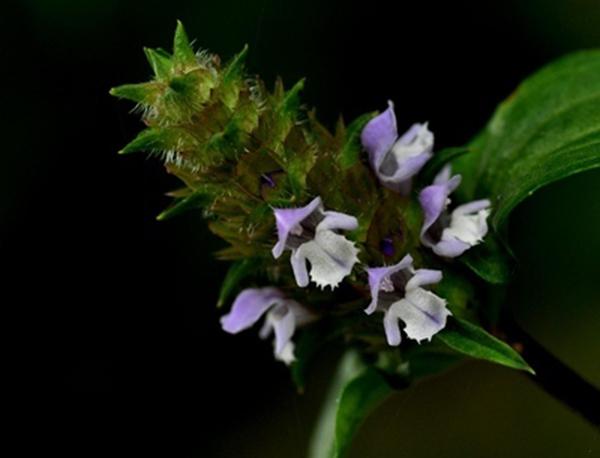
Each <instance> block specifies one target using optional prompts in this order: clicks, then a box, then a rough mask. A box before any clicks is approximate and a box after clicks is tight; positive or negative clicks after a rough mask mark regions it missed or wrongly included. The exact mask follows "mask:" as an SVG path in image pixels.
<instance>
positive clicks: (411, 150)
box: [361, 101, 434, 192]
mask: <svg viewBox="0 0 600 458" xmlns="http://www.w3.org/2000/svg"><path fill="white" fill-rule="evenodd" d="M361 142H362V145H363V147H364V148H365V150H366V151H367V152H368V154H369V161H370V163H371V167H372V168H373V170H374V172H375V174H376V175H377V177H378V178H379V181H381V183H382V184H383V185H384V186H385V187H387V188H390V189H393V190H394V191H401V192H406V191H407V189H409V188H410V179H411V177H413V176H414V175H416V174H417V173H418V172H419V171H420V170H421V168H422V167H423V166H424V165H425V163H426V162H427V161H428V160H429V159H430V158H431V157H432V155H433V143H434V136H433V133H431V131H430V130H429V129H428V126H427V123H424V124H419V123H415V124H413V125H412V126H411V127H410V128H409V129H408V130H407V131H406V132H405V133H404V134H403V135H402V136H399V135H398V128H397V123H396V115H395V114H394V104H393V103H392V102H391V101H389V102H388V108H387V110H385V111H384V112H383V113H381V114H380V115H378V116H376V117H375V118H373V119H371V121H369V122H368V123H367V125H366V126H365V127H364V129H363V130H362V133H361Z"/></svg>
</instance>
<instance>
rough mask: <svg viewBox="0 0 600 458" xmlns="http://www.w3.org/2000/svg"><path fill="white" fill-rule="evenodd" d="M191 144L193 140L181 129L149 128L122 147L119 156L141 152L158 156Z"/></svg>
mask: <svg viewBox="0 0 600 458" xmlns="http://www.w3.org/2000/svg"><path fill="white" fill-rule="evenodd" d="M193 143H194V139H193V138H192V137H191V136H190V135H189V134H188V133H186V132H185V131H184V130H182V129H175V128H160V127H149V128H147V129H144V130H143V131H141V132H140V133H139V134H138V135H137V137H135V138H134V139H133V140H132V141H131V142H129V143H128V144H127V145H126V146H125V147H123V149H122V150H121V151H119V154H129V153H137V152H141V151H146V152H148V153H153V154H160V153H162V152H164V151H168V150H174V149H176V148H181V149H184V148H188V147H190V146H191V145H193Z"/></svg>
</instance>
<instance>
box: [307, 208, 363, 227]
mask: <svg viewBox="0 0 600 458" xmlns="http://www.w3.org/2000/svg"><path fill="white" fill-rule="evenodd" d="M323 215H324V216H325V218H323V221H321V222H320V223H319V224H318V225H317V228H316V230H317V231H326V230H331V231H336V230H344V231H353V230H355V229H356V228H358V220H357V219H356V218H355V217H354V216H350V215H346V214H345V213H340V212H334V211H324V212H323Z"/></svg>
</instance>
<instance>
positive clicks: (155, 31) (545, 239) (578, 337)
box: [0, 0, 600, 458]
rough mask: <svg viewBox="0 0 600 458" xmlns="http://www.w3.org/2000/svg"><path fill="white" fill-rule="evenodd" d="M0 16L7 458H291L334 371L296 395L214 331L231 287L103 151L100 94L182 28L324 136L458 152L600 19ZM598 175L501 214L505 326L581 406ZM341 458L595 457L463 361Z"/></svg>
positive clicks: (588, 364)
mask: <svg viewBox="0 0 600 458" xmlns="http://www.w3.org/2000/svg"><path fill="white" fill-rule="evenodd" d="M2 11H3V12H2V15H1V16H0V56H1V59H2V64H1V65H2V70H1V74H2V76H1V78H2V80H1V81H0V82H1V83H2V92H1V96H0V97H1V98H0V107H1V108H0V110H1V121H2V139H3V144H2V157H3V166H2V167H1V171H0V172H1V173H2V175H1V176H0V186H1V189H0V222H1V223H0V224H1V225H0V259H2V262H3V263H4V265H5V272H6V273H5V275H3V278H4V281H3V283H4V284H5V288H4V291H5V300H4V303H5V310H6V311H7V312H8V313H6V315H5V316H6V320H5V321H4V324H5V327H6V328H7V330H8V331H9V332H8V333H7V336H9V339H8V341H9V342H8V345H7V347H6V349H5V352H6V353H7V359H8V360H10V361H11V362H12V360H13V359H14V360H15V362H16V364H15V366H14V369H13V368H12V367H13V366H10V367H11V368H10V369H9V368H8V366H6V370H5V377H6V379H7V381H8V382H9V384H10V386H11V387H14V389H13V388H11V389H10V390H7V391H6V397H7V400H8V401H14V402H15V404H16V405H17V406H18V407H17V409H16V410H15V413H14V416H11V417H10V418H11V422H10V423H11V425H13V426H14V427H15V430H19V431H21V434H22V435H23V437H22V439H21V438H20V439H19V441H18V444H19V448H18V450H19V454H18V455H16V456H21V455H22V456H31V455H32V453H33V450H34V449H35V450H43V451H44V453H45V454H50V453H52V454H58V455H62V456H169V457H270V456H286V457H287V456H289V457H301V456H304V455H305V453H306V444H307V437H308V435H309V434H310V430H311V427H312V421H313V420H314V418H315V416H316V414H317V407H318V403H319V401H320V399H321V397H322V396H323V393H324V382H326V379H327V374H328V373H329V372H328V370H329V368H330V366H331V364H333V359H332V358H330V357H327V356H325V357H323V358H322V360H321V361H320V362H319V363H318V364H319V367H318V368H317V369H316V370H315V374H316V375H315V377H314V378H313V379H312V380H310V383H309V386H308V390H307V393H306V394H305V395H303V396H299V395H297V394H296V393H295V391H294V389H293V387H292V384H291V382H290V381H289V377H288V373H287V370H286V368H285V367H284V366H283V365H282V364H280V363H276V362H274V361H272V354H271V349H270V346H269V345H268V344H266V343H264V342H261V341H259V339H257V338H256V335H255V334H254V333H253V332H247V333H245V334H243V335H239V336H235V337H232V336H229V335H225V334H224V333H222V332H221V330H220V328H219V324H218V316H219V315H220V314H221V312H220V311H217V310H216V309H215V306H214V304H215V302H216V294H217V291H218V286H219V283H220V280H221V278H222V277H223V274H224V272H225V271H226V268H227V265H226V264H225V263H221V262H217V261H215V260H214V259H213V258H212V257H211V253H212V252H213V251H215V250H216V249H218V248H219V247H221V242H220V241H219V240H217V239H216V238H214V237H213V236H211V235H210V234H209V233H208V232H207V230H206V228H205V226H204V224H203V222H202V220H201V217H200V214H199V213H194V214H189V215H187V216H184V217H181V218H179V219H177V220H175V221H169V222H163V223H158V222H156V221H155V220H154V217H155V215H157V214H158V213H159V212H160V210H161V209H162V208H164V207H165V206H166V205H167V204H168V202H169V199H168V198H166V197H165V196H164V193H165V192H167V191H169V190H171V189H173V188H174V187H176V182H175V181H174V180H173V178H172V177H168V176H166V174H165V173H164V171H163V170H162V167H161V165H160V164H159V163H158V162H156V161H152V160H145V158H144V157H143V156H142V155H140V156H137V157H118V156H117V154H116V151H118V150H119V148H120V147H121V146H123V145H124V144H125V143H127V141H129V140H130V139H131V138H132V137H133V136H134V135H135V134H136V133H137V132H138V131H139V129H140V128H141V125H140V123H139V121H138V120H137V118H136V116H135V115H133V114H130V113H129V110H130V109H131V105H130V104H127V103H125V102H118V101H117V100H114V99H113V98H111V97H110V96H109V95H108V90H109V88H110V87H112V86H115V85H118V84H122V83H127V82H138V81H143V80H145V79H147V78H148V77H149V76H150V70H149V67H148V65H147V63H146V61H145V59H144V56H143V53H142V47H143V46H150V47H159V46H160V47H165V48H168V47H169V46H170V44H171V41H172V34H173V31H174V27H175V20H176V19H181V20H182V21H183V22H184V24H185V26H186V28H187V31H188V34H189V35H190V37H192V38H195V39H196V43H197V45H198V46H201V47H204V48H208V49H209V50H211V51H213V52H216V53H219V54H220V55H221V56H222V57H223V58H228V57H229V56H231V55H232V54H233V53H234V52H237V51H239V50H240V49H241V47H242V46H243V44H244V43H248V44H249V45H250V56H249V61H248V66H249V70H250V71H251V72H253V73H259V74H260V75H261V76H262V77H263V78H264V79H265V80H266V81H267V82H268V83H269V84H271V83H272V82H273V81H274V78H275V76H276V75H281V76H282V77H283V79H284V81H285V82H286V83H287V84H288V85H291V84H292V83H294V82H295V81H296V80H298V79H299V78H301V77H304V76H306V77H307V78H308V81H307V85H306V91H305V94H304V100H305V102H306V104H307V105H308V106H317V107H318V113H319V115H320V117H321V119H322V120H323V121H324V122H325V123H326V124H327V125H330V126H331V125H332V124H333V122H334V121H335V119H336V117H337V116H338V114H339V113H343V114H344V116H345V117H346V119H348V120H349V119H352V118H353V117H355V116H357V115H359V114H361V113H363V112H366V111H371V110H374V109H383V108H385V104H386V101H387V99H393V100H394V101H395V102H396V107H397V114H398V122H399V125H400V126H408V125H409V123H411V122H413V121H425V120H428V121H429V122H430V126H431V128H432V130H433V131H434V132H435V134H436V143H437V145H438V147H445V146H455V145H461V144H464V143H465V142H466V141H467V140H468V139H469V138H470V137H471V136H472V135H474V134H475V133H476V132H477V131H478V130H479V129H480V128H481V127H482V126H483V125H484V123H485V121H486V120H487V119H488V118H489V116H490V115H491V113H492V111H493V110H494V107H495V106H496V105H497V103H499V102H500V101H501V100H502V99H503V98H504V97H506V96H507V95H508V94H510V93H511V91H512V90H513V89H514V88H515V86H516V85H517V84H518V83H519V81H521V80H522V79H523V78H524V77H525V76H527V75H528V74H530V73H531V72H533V71H535V70H536V69H537V68H539V67H540V66H541V65H544V64H545V63H548V62H549V61H550V60H552V59H554V58H556V57H559V56H560V55H562V54H564V53H567V52H569V51H572V50H576V49H581V48H588V47H594V46H600V4H599V3H598V1H597V0H578V1H569V0H554V1H544V0H528V1H518V0H510V1H495V2H472V3H457V2H439V3H434V2H395V3H393V4H385V3H379V2H377V1H370V2H360V3H358V2H357V3H356V4H353V3H350V2H344V1H329V2H318V1H316V0H309V1H302V2H301V1H289V0H288V1H283V0H264V1H262V0H261V1H256V2H253V1H242V0H239V1H235V0H221V1H219V2H207V1H200V0H196V1H189V0H187V1H184V0H171V1H169V2H159V1H155V0H146V1H137V0H135V1H134V0H132V1H117V0H102V1H101V0H90V1H80V2H76V1H69V0H55V1H50V0H22V1H18V2H17V1H14V0H9V1H7V2H4V4H3V7H2ZM599 179H600V174H599V173H598V172H588V173H585V174H583V175H580V176H578V177H575V178H571V179H568V180H565V181H564V182H561V183H558V184H555V185H553V186H550V187H548V188H547V189H546V190H544V191H542V192H540V193H539V194H537V195H536V196H534V197H533V198H531V199H530V200H529V201H527V202H526V203H525V204H523V205H522V206H521V207H520V208H519V209H518V210H517V212H516V213H515V215H514V218H513V220H512V224H511V226H512V227H511V234H512V239H513V243H514V246H515V250H516V253H517V256H518V258H519V270H518V272H517V276H516V281H515V284H514V286H513V287H512V289H511V295H510V300H509V302H510V304H509V305H510V306H512V307H513V308H515V309H516V310H517V315H518V316H519V317H520V320H521V322H522V324H523V326H524V327H526V328H527V329H528V330H529V331H530V332H531V333H532V334H533V335H534V336H536V337H537V338H538V339H539V340H540V341H541V342H542V343H544V345H546V346H547V347H548V348H549V349H550V350H552V351H553V352H555V354H557V355H558V356H559V357H561V358H562V359H563V360H564V361H565V362H567V363H568V364H569V365H571V366H572V367H573V368H574V369H576V370H577V371H579V372H580V373H581V374H583V375H584V376H585V377H586V378H588V380H590V381H592V382H593V383H595V384H596V385H599V384H600V364H598V361H599V360H600V344H599V341H600V340H599V339H598V329H600V316H599V315H600V313H599V312H598V310H599V309H598V305H599V302H600V287H599V286H598V278H599V274H600V268H599V263H598V261H597V259H598V255H599V254H600V241H599V237H598V234H599V233H600V203H599V202H600V199H599V197H600V192H599V191H600V189H599V185H598V183H599V181H598V180H599ZM353 456H356V457H388V456H389V457H392V456H393V457H403V456H410V457H415V458H419V457H442V456H443V457H446V456H461V457H465V456H486V457H504V456H512V457H521V456H522V457H532V456H544V457H574V458H578V457H582V458H583V457H586V458H587V457H592V456H600V440H599V438H598V435H597V432H595V431H594V430H593V428H591V427H590V426H589V425H588V424H586V423H585V422H584V421H583V420H581V419H580V418H579V417H577V416H576V415H575V414H574V413H572V412H571V411H569V410H568V409H567V408H565V407H564V406H563V405H561V404H560V403H559V402H558V401H555V400H553V399H551V398H549V397H548V396H547V395H546V394H545V393H544V392H542V391H540V390H539V389H538V388H537V387H536V386H535V385H534V384H532V383H531V382H530V381H528V380H527V379H526V378H524V377H522V376H521V375H520V374H518V373H516V372H513V371H510V370H508V369H504V368H499V367H494V366H491V365H489V364H486V363H476V362H473V363H469V364H467V365H465V366H463V367H460V368H456V369H454V370H453V371H452V372H450V373H449V374H446V375H445V376H443V377H437V378H434V379H431V380H428V381H424V382H423V383H420V384H418V385H416V386H415V387H412V388H411V389H409V390H406V391H405V392H403V393H400V394H398V395H394V396H393V397H392V399H391V400H390V401H388V402H387V403H385V404H384V405H383V406H381V407H380V408H379V409H378V410H377V411H376V412H375V413H374V415H373V416H372V417H370V418H369V420H368V421H367V422H366V424H365V426H364V428H363V429H362V430H361V432H360V434H359V436H358V438H357V441H356V444H355V449H354V451H353Z"/></svg>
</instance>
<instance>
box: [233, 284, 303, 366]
mask: <svg viewBox="0 0 600 458" xmlns="http://www.w3.org/2000/svg"><path fill="white" fill-rule="evenodd" d="M265 313H266V314H267V317H266V319H265V322H264V324H263V326H262V328H261V330H260V332H259V335H260V337H261V339H266V338H267V337H269V335H270V334H271V333H272V332H273V331H275V340H274V347H275V358H277V359H278V360H280V361H283V362H285V363H286V364H290V363H291V362H293V361H294V343H293V342H292V336H293V335H294V331H295V330H296V327H297V326H302V325H304V324H307V323H309V322H310V321H312V320H314V318H315V316H314V315H313V314H312V313H311V312H310V311H308V310H307V309H305V308H304V307H302V306H301V305H300V304H299V303H297V302H296V301H293V300H291V299H288V298H286V297H285V296H284V295H283V293H282V292H281V291H280V290H278V289H277V288H273V287H268V288H249V289H245V290H244V291H242V292H241V293H240V294H239V295H238V296H237V298H236V299H235V301H234V302H233V306H232V307H231V311H230V312H229V313H228V314H227V315H225V316H223V317H222V318H221V326H222V327H223V330H224V331H226V332H228V333H230V334H237V333H238V332H240V331H243V330H245V329H248V328H250V327H251V326H253V325H254V324H255V323H256V322H257V321H258V320H259V319H260V318H261V317H262V316H263V315H264V314H265Z"/></svg>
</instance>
